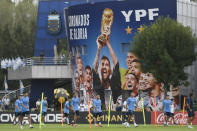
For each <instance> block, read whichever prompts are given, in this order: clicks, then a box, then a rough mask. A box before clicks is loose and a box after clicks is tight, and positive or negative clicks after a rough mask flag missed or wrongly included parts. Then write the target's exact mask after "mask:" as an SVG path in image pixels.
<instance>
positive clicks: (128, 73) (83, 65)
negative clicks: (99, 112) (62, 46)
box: [64, 0, 179, 111]
mask: <svg viewBox="0 0 197 131" xmlns="http://www.w3.org/2000/svg"><path fill="white" fill-rule="evenodd" d="M64 14H65V25H66V30H67V37H68V42H69V45H70V46H69V47H70V51H71V56H72V60H73V65H74V67H73V68H74V75H73V76H74V77H73V92H75V93H77V94H78V96H79V97H80V99H81V101H82V102H83V103H84V104H86V105H87V100H88V99H87V97H88V96H87V92H88V93H89V97H90V100H92V98H94V97H95V95H96V94H99V95H100V96H101V101H102V104H103V108H104V109H108V107H109V99H110V95H112V110H115V108H116V106H117V105H121V103H122V101H124V100H126V98H127V97H128V96H129V94H130V92H133V93H134V94H135V96H136V98H137V110H141V108H142V102H141V98H142V97H143V98H144V106H145V108H146V110H148V111H151V110H152V111H154V110H155V109H154V103H155V102H154V101H155V99H154V98H153V96H155V95H156V96H157V97H156V98H157V99H156V104H157V110H158V111H160V110H161V109H162V105H163V103H162V101H163V99H164V90H163V84H162V83H157V82H156V80H155V78H154V77H153V75H152V74H151V73H143V72H142V71H141V69H140V66H141V63H140V62H139V60H138V58H137V57H136V56H135V55H134V54H133V53H132V52H130V49H131V48H132V41H133V36H134V35H135V34H136V33H140V32H142V31H143V30H144V28H143V25H150V24H151V23H152V22H154V21H155V20H156V19H157V18H158V17H159V16H164V17H165V16H169V17H171V18H173V19H176V16H177V9H176V0H163V1H158V0H148V1H147V0H128V1H113V2H100V3H95V4H84V5H77V6H71V7H69V8H66V9H65V10H64ZM171 89H173V90H171V92H170V94H171V96H173V97H174V98H175V106H176V107H177V103H178V101H179V100H178V98H179V97H178V96H179V88H178V87H177V88H171Z"/></svg>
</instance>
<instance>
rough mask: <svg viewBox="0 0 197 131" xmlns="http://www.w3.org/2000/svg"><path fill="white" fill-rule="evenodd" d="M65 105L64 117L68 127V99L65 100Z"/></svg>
mask: <svg viewBox="0 0 197 131" xmlns="http://www.w3.org/2000/svg"><path fill="white" fill-rule="evenodd" d="M65 101H66V102H65V105H64V117H65V118H66V121H67V124H68V125H69V124H70V123H69V109H70V101H71V100H70V99H67V98H65Z"/></svg>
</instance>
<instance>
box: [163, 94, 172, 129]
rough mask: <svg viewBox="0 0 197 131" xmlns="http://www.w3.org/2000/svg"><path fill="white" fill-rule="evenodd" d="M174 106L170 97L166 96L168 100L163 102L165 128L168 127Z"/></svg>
mask: <svg viewBox="0 0 197 131" xmlns="http://www.w3.org/2000/svg"><path fill="white" fill-rule="evenodd" d="M171 105H172V101H171V100H170V99H169V95H167V96H166V99H165V100H164V101H163V108H164V117H165V120H164V126H168V121H169V117H170V115H171V113H170V106H171Z"/></svg>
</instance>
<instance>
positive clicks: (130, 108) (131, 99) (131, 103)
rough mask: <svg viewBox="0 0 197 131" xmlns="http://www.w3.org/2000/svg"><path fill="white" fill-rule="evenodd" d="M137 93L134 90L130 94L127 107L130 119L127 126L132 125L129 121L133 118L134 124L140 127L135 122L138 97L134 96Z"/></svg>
mask: <svg viewBox="0 0 197 131" xmlns="http://www.w3.org/2000/svg"><path fill="white" fill-rule="evenodd" d="M134 96H135V94H134V93H133V92H132V93H131V94H130V97H129V98H128V99H127V108H128V112H127V115H128V121H127V123H126V124H125V126H126V127H130V125H129V122H130V121H131V120H133V124H134V126H135V127H138V125H137V124H136V122H135V115H134V110H135V106H136V98H135V97H134Z"/></svg>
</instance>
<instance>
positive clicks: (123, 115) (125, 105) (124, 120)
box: [122, 100, 127, 125]
mask: <svg viewBox="0 0 197 131" xmlns="http://www.w3.org/2000/svg"><path fill="white" fill-rule="evenodd" d="M126 112H127V101H126V100H125V101H124V102H123V105H122V124H123V125H126V124H127V119H126Z"/></svg>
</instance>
